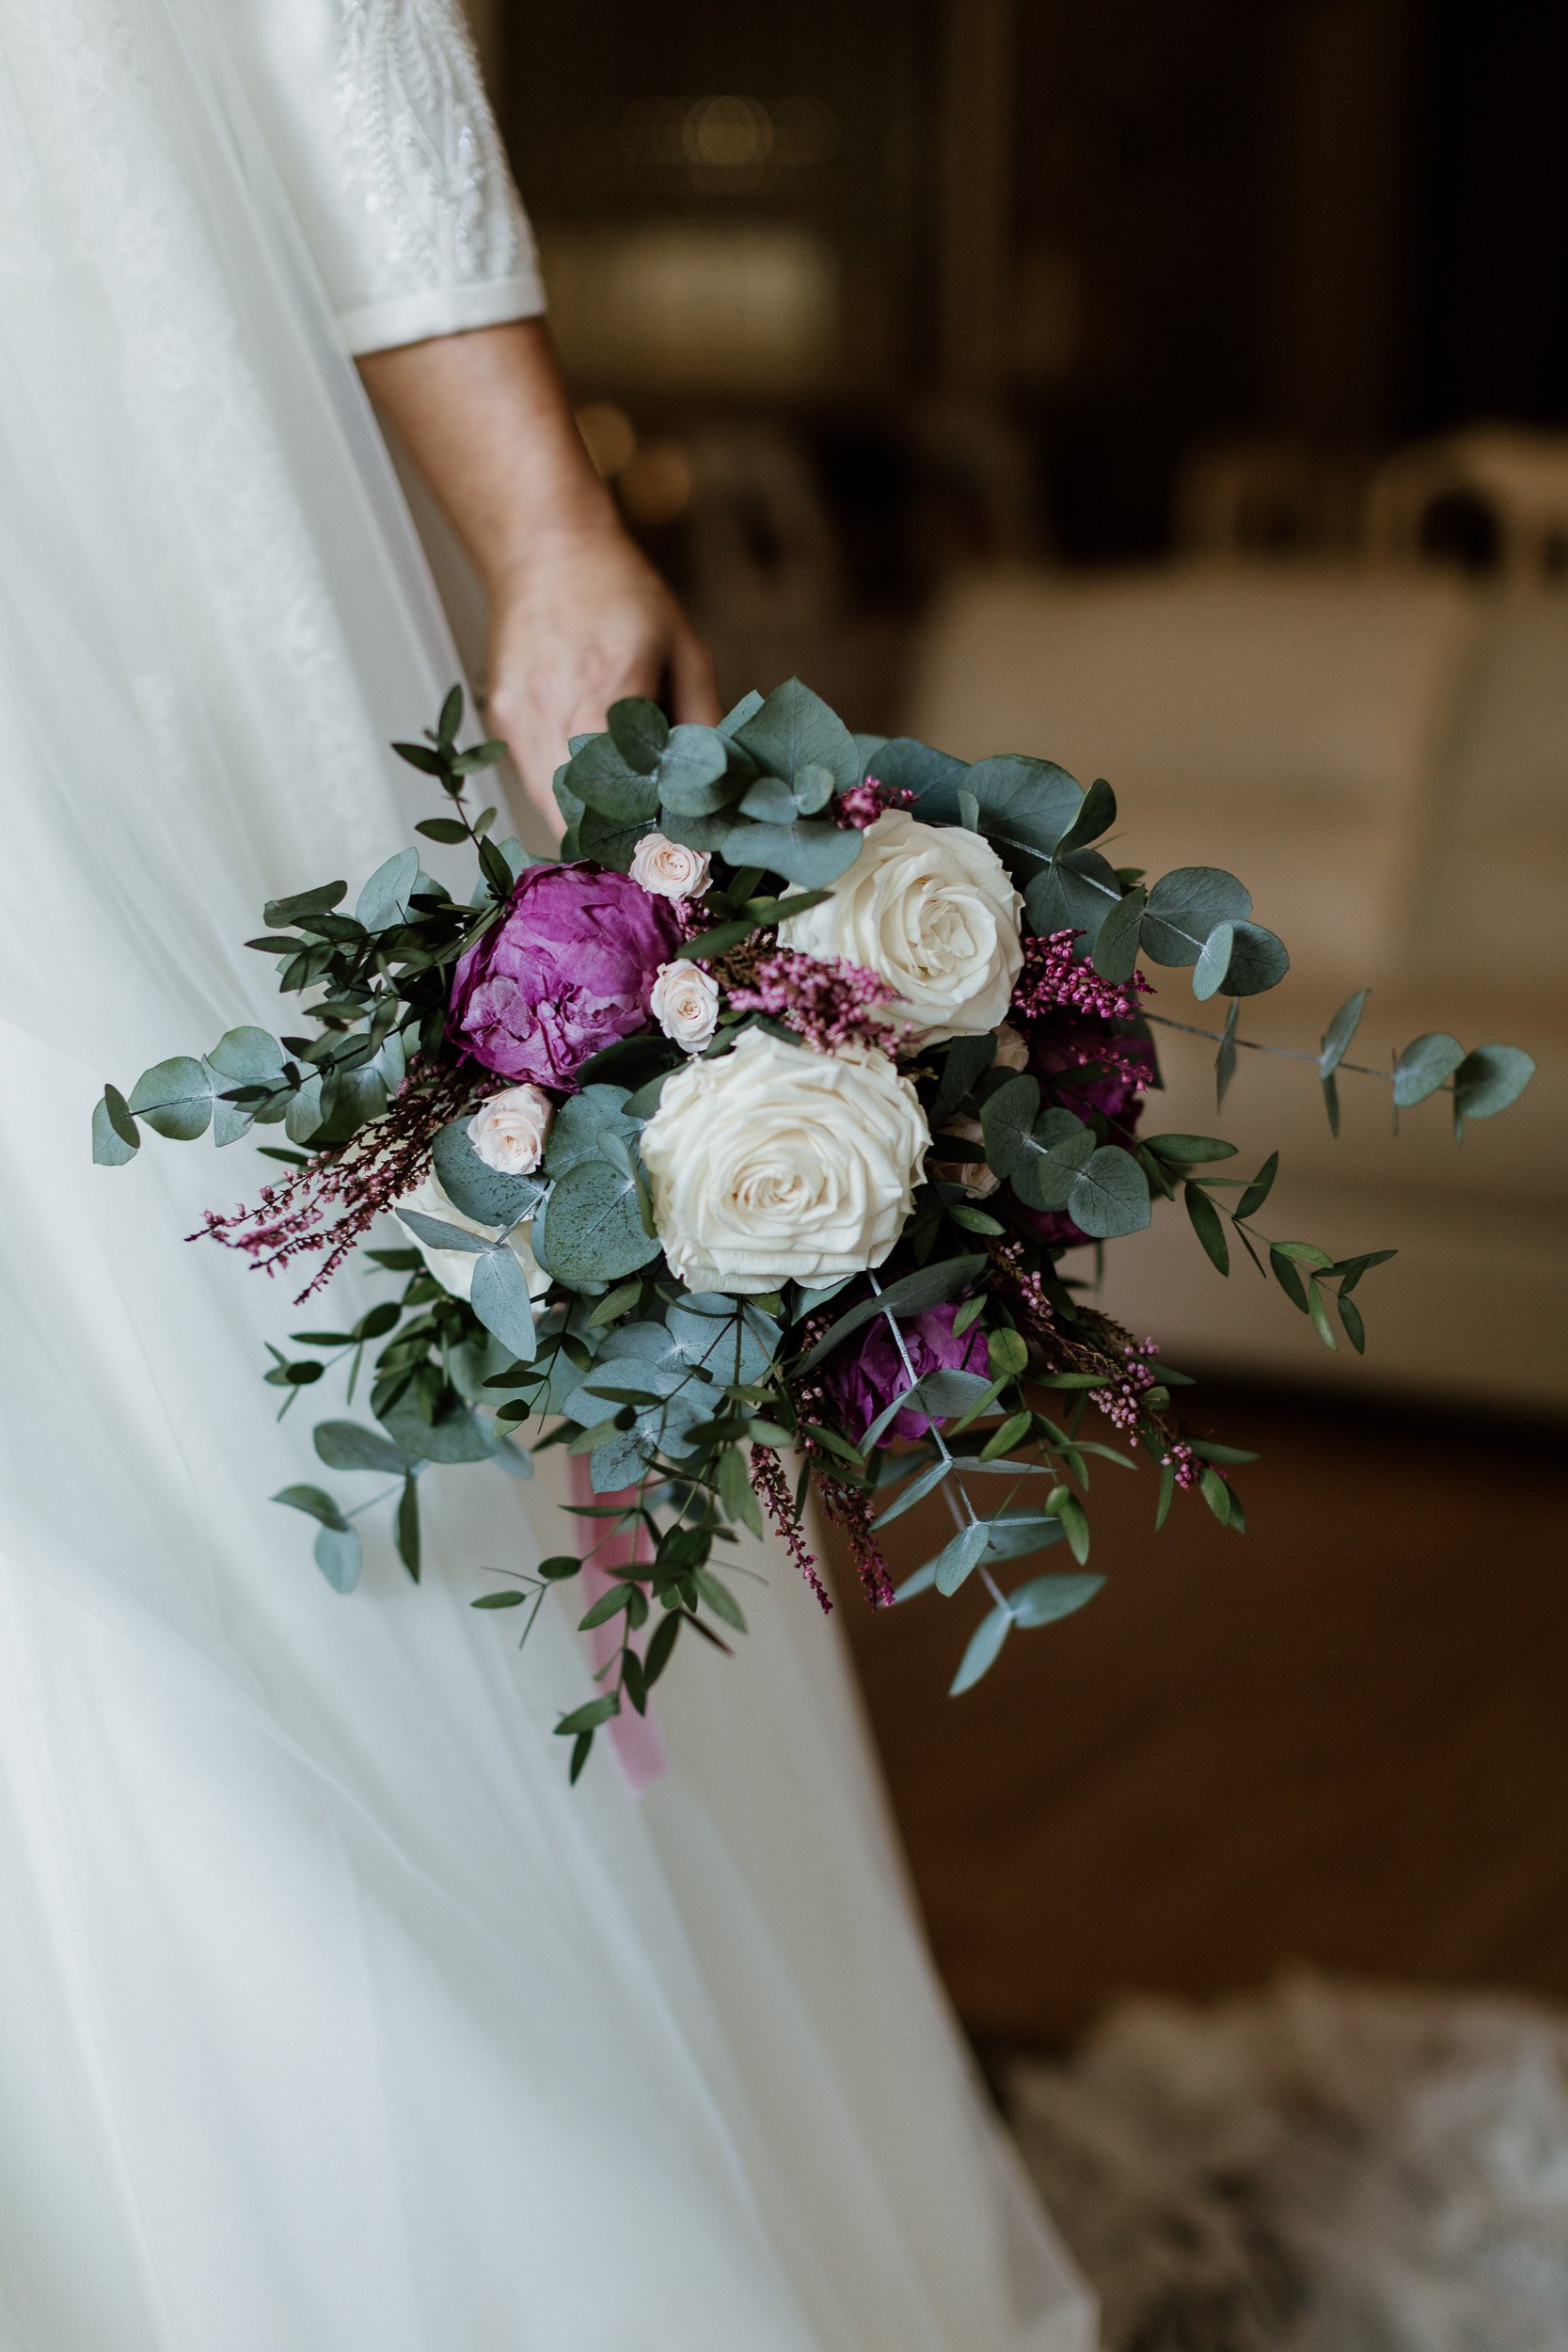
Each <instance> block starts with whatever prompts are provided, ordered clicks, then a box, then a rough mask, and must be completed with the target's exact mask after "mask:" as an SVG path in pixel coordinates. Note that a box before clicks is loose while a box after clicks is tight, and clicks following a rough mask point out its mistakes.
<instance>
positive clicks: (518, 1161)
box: [468, 967, 668, 1176]
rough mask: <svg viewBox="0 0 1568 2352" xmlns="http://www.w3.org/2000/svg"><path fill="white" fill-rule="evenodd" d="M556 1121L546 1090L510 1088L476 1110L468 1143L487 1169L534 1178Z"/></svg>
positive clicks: (553, 1108)
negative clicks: (552, 1125) (533, 1174)
mask: <svg viewBox="0 0 1568 2352" xmlns="http://www.w3.org/2000/svg"><path fill="white" fill-rule="evenodd" d="M667 968H668V967H667ZM554 1119H555V1104H553V1103H552V1102H551V1101H550V1098H549V1096H548V1095H547V1094H546V1092H545V1090H544V1089H543V1087H536V1086H520V1087H506V1088H505V1089H503V1090H502V1091H501V1092H500V1093H499V1094H492V1095H491V1097H490V1099H489V1101H488V1102H487V1103H482V1104H480V1106H479V1108H478V1110H477V1111H475V1113H474V1115H473V1117H472V1119H470V1120H469V1121H468V1141H469V1142H470V1143H471V1144H472V1145H473V1147H474V1150H475V1151H476V1152H478V1154H479V1156H480V1158H481V1159H482V1160H483V1162H484V1165H485V1167H486V1168H496V1169H497V1170H499V1173H500V1174H501V1175H502V1176H531V1175H532V1173H533V1171H534V1169H535V1168H537V1167H538V1165H539V1163H540V1161H541V1160H542V1159H543V1158H544V1156H545V1145H546V1140H547V1139H548V1136H549V1132H550V1127H551V1124H552V1122H553V1120H554Z"/></svg>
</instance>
